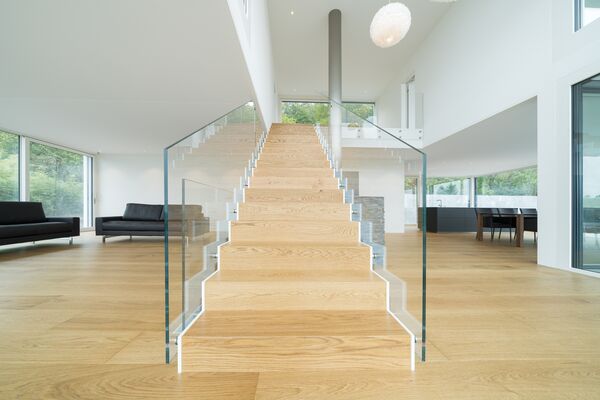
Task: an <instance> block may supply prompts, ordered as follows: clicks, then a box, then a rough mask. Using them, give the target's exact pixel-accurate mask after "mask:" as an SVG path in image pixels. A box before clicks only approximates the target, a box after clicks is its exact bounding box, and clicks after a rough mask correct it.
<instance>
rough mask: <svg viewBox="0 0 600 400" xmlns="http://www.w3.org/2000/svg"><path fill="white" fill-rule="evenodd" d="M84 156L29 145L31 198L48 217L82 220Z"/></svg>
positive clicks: (38, 144) (32, 144)
mask: <svg viewBox="0 0 600 400" xmlns="http://www.w3.org/2000/svg"><path fill="white" fill-rule="evenodd" d="M83 162H84V156H83V155H81V154H79V153H74V152H71V151H67V150H63V149H59V148H56V147H51V146H46V145H44V144H41V143H37V142H30V148H29V199H30V200H31V201H40V202H42V204H43V205H44V211H45V213H46V215H48V216H53V217H63V216H74V217H80V218H81V219H82V220H83V216H84V214H83V203H84V177H83V170H84V164H83Z"/></svg>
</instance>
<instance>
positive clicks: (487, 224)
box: [475, 207, 496, 240]
mask: <svg viewBox="0 0 600 400" xmlns="http://www.w3.org/2000/svg"><path fill="white" fill-rule="evenodd" d="M495 212H496V209H494V208H481V207H478V208H475V217H477V220H479V216H480V215H481V216H482V217H483V228H490V233H491V235H492V240H494V226H493V224H492V218H493V216H494V214H495Z"/></svg>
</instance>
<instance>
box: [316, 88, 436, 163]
mask: <svg viewBox="0 0 600 400" xmlns="http://www.w3.org/2000/svg"><path fill="white" fill-rule="evenodd" d="M322 96H324V97H326V98H327V99H329V101H330V102H332V103H335V104H337V105H338V106H340V107H342V108H343V109H344V110H346V111H347V112H349V113H352V114H353V115H355V116H357V117H358V118H360V119H362V120H363V121H366V122H368V123H369V124H371V125H373V126H374V127H375V128H377V129H379V130H380V131H382V132H384V133H386V134H388V135H389V136H391V137H393V138H394V139H396V140H398V141H400V142H402V143H403V144H405V145H406V146H408V147H410V148H411V149H413V150H414V151H416V152H418V153H420V154H422V155H425V152H424V151H422V150H420V149H417V148H416V147H415V146H413V145H411V144H410V143H407V142H405V141H404V140H402V139H400V138H399V137H398V136H395V135H393V134H392V133H390V132H388V131H387V130H385V129H383V128H382V127H380V126H379V125H377V124H374V123H373V122H371V121H369V120H368V119H365V118H363V117H361V116H360V115H358V114H356V113H355V112H354V111H352V110H350V109H348V108H347V107H345V106H344V105H343V104H342V103H340V102H338V101H336V100H333V99H332V98H331V97H329V96H328V95H325V94H323V95H322Z"/></svg>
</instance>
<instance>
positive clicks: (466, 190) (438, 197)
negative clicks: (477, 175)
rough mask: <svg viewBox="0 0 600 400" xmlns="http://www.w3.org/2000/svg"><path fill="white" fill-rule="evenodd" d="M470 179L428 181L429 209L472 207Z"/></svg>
mask: <svg viewBox="0 0 600 400" xmlns="http://www.w3.org/2000/svg"><path fill="white" fill-rule="evenodd" d="M470 185H471V179H469V178H429V179H427V206H428V207H470V206H471V204H470V197H471V196H470V192H471V190H470V188H471V186H470Z"/></svg>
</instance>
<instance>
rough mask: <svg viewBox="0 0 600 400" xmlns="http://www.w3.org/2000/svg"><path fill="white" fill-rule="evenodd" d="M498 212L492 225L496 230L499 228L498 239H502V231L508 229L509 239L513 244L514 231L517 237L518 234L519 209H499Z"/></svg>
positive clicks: (493, 218)
mask: <svg viewBox="0 0 600 400" xmlns="http://www.w3.org/2000/svg"><path fill="white" fill-rule="evenodd" d="M496 210H497V212H496V214H494V216H493V217H492V225H494V229H496V228H499V229H500V232H499V234H498V239H500V238H501V237H502V229H508V238H509V240H510V241H511V242H512V239H513V229H514V230H515V235H516V234H517V215H519V209H518V208H497V209H496Z"/></svg>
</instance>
